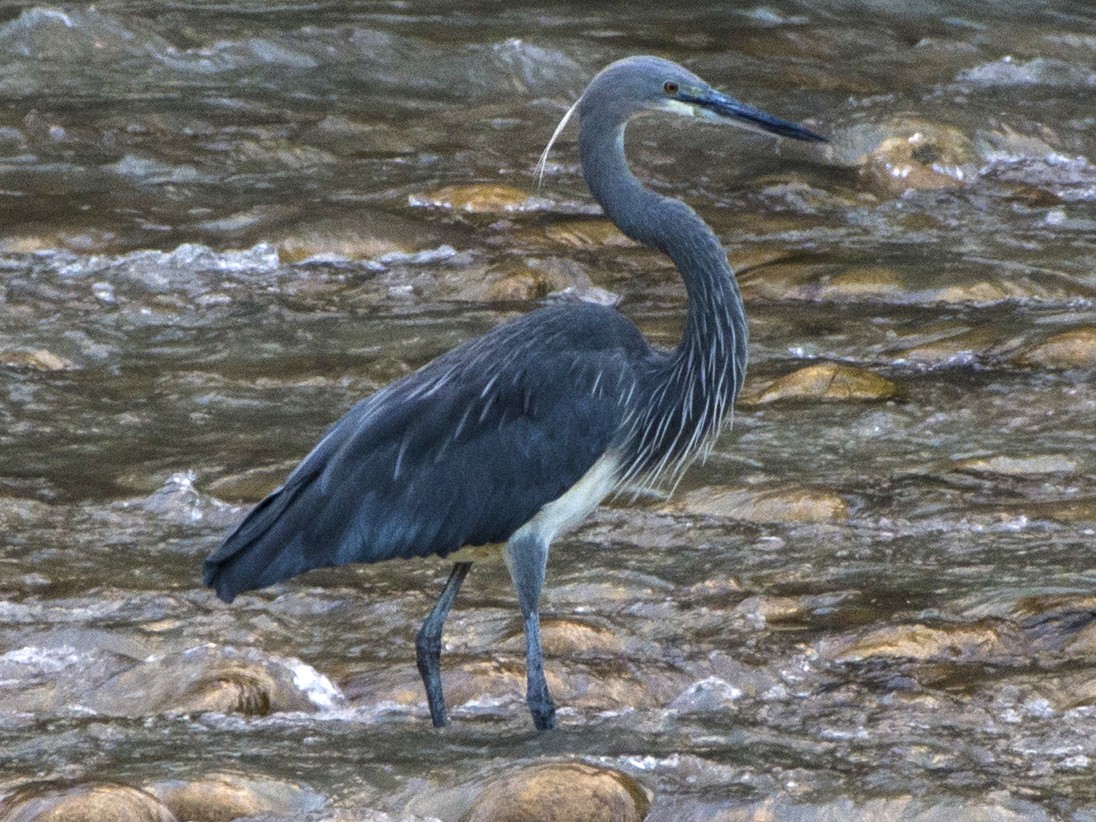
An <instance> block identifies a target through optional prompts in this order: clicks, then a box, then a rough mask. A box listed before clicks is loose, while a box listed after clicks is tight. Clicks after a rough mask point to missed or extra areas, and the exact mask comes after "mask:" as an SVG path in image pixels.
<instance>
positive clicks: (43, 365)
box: [0, 348, 76, 371]
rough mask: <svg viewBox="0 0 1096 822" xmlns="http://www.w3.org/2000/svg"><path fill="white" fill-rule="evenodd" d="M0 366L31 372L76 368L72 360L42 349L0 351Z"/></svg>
mask: <svg viewBox="0 0 1096 822" xmlns="http://www.w3.org/2000/svg"><path fill="white" fill-rule="evenodd" d="M0 365H6V366H7V367H8V368H26V369H28V370H31V371H71V370H72V369H74V368H76V365H75V363H73V362H72V360H70V359H67V358H66V357H59V356H58V355H56V354H54V353H53V352H52V351H46V349H44V348H39V349H36V350H34V351H0Z"/></svg>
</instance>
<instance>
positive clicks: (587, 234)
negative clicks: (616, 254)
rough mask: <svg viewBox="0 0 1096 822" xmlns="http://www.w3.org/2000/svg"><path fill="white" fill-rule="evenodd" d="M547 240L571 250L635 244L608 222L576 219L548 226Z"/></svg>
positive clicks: (546, 231)
mask: <svg viewBox="0 0 1096 822" xmlns="http://www.w3.org/2000/svg"><path fill="white" fill-rule="evenodd" d="M544 234H545V236H546V237H548V239H550V240H553V241H555V242H557V243H562V244H563V245H567V246H571V247H572V248H591V247H595V246H596V247H620V246H634V245H635V242H634V241H632V240H629V239H628V238H627V237H625V236H624V235H623V234H622V233H621V232H620V229H618V228H617V227H616V226H615V225H613V224H612V223H611V222H609V221H608V220H604V219H603V220H590V219H585V220H584V219H578V220H567V221H565V222H562V223H556V224H555V225H551V226H549V227H548V228H547V229H546V230H545V232H544Z"/></svg>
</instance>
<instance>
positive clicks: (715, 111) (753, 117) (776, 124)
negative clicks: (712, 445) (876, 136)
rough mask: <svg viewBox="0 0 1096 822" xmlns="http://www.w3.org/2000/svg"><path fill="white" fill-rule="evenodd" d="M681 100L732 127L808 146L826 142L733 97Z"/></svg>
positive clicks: (709, 95)
mask: <svg viewBox="0 0 1096 822" xmlns="http://www.w3.org/2000/svg"><path fill="white" fill-rule="evenodd" d="M681 99H682V101H683V102H686V103H692V104H693V105H696V106H699V107H700V108H702V109H704V110H705V111H708V112H711V114H712V115H716V116H717V117H718V118H720V119H725V120H728V121H730V122H731V123H733V124H734V125H738V126H742V127H744V128H748V129H750V130H751V131H760V132H764V133H766V134H776V135H779V136H780V137H790V138H791V139H793V140H804V141H806V142H808V143H828V142H829V140H828V139H827V138H825V137H823V136H822V135H821V134H816V133H815V132H813V131H811V130H810V129H809V128H807V127H806V126H801V125H799V124H798V123H793V122H790V121H789V120H781V119H780V118H779V117H773V116H772V115H771V114H766V113H765V112H764V111H762V110H761V109H759V108H754V107H753V106H750V105H746V103H740V102H739V101H738V100H736V99H734V98H733V97H728V96H727V95H726V94H720V93H719V92H718V91H709V92H707V93H706V94H704V95H702V96H697V97H691V96H690V97H686V96H682V98H681Z"/></svg>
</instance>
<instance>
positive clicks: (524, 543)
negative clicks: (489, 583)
mask: <svg viewBox="0 0 1096 822" xmlns="http://www.w3.org/2000/svg"><path fill="white" fill-rule="evenodd" d="M547 564H548V543H547V542H546V541H545V540H543V539H541V538H540V537H539V536H537V535H536V534H526V535H521V536H518V537H517V538H516V539H512V540H511V541H510V542H508V543H507V544H506V565H507V567H509V569H510V578H511V579H512V580H513V582H514V590H515V591H517V594H518V606H519V607H520V608H521V615H522V617H523V618H524V620H525V676H526V682H527V685H526V691H525V701H526V702H527V703H528V705H529V712H530V713H531V714H532V715H533V724H534V725H535V726H536V728H537V730H538V731H547V730H549V729H551V728H554V727H555V726H556V705H555V703H554V702H553V701H552V695H551V694H550V693H548V681H547V680H546V679H545V678H544V656H543V654H542V653H541V650H540V592H541V589H542V588H543V587H544V569H545V567H546V566H547Z"/></svg>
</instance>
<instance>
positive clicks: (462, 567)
mask: <svg viewBox="0 0 1096 822" xmlns="http://www.w3.org/2000/svg"><path fill="white" fill-rule="evenodd" d="M471 567H472V563H471V562H458V563H456V564H455V565H454V566H453V572H452V573H451V574H449V579H448V581H447V582H446V583H445V587H444V588H443V589H442V592H441V596H439V597H438V601H437V602H436V603H434V608H433V610H431V611H430V614H429V616H427V617H426V619H425V621H423V623H422V627H421V628H419V632H418V634H416V635H415V662H416V663H417V664H418V666H419V674H421V675H422V684H423V685H425V686H426V704H427V705H428V706H429V708H430V719H431V720H432V721H433V723H434V727H435V728H444V727H445V726H446V725H448V724H449V717H448V716H446V713H445V697H444V696H443V695H442V690H441V632H442V628H443V627H444V626H445V618H446V617H447V616H448V615H449V609H450V608H451V607H452V606H453V600H454V599H456V597H457V592H458V591H460V585H461V583H462V582H464V578H465V576H467V574H468V569H469V568H471Z"/></svg>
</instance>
